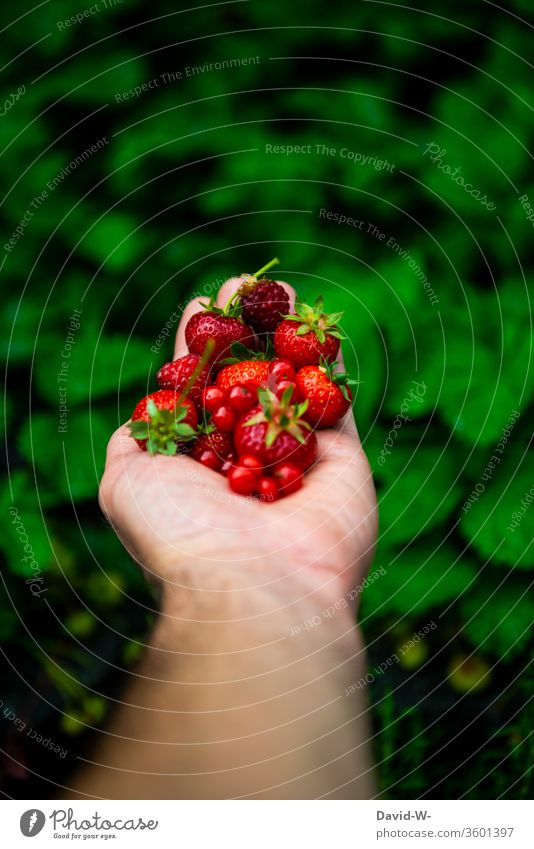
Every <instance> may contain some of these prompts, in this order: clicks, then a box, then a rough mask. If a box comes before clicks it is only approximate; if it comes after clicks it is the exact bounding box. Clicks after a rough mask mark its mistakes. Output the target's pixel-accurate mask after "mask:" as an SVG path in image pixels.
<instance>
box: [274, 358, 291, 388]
mask: <svg viewBox="0 0 534 849" xmlns="http://www.w3.org/2000/svg"><path fill="white" fill-rule="evenodd" d="M269 374H272V376H273V377H274V380H275V383H278V382H279V381H280V380H295V369H294V368H293V366H292V365H291V363H288V361H287V360H273V361H272V362H271V364H270V367H269Z"/></svg>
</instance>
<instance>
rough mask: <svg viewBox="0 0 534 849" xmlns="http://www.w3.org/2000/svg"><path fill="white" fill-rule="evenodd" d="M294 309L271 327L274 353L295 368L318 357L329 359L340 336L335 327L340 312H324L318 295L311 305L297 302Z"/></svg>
mask: <svg viewBox="0 0 534 849" xmlns="http://www.w3.org/2000/svg"><path fill="white" fill-rule="evenodd" d="M295 310H296V315H286V316H285V319H284V321H282V323H281V324H279V325H278V327H277V328H276V330H275V333H274V350H275V353H276V356H277V357H279V358H280V359H283V360H288V361H289V362H290V363H291V364H292V365H293V366H294V367H295V368H296V369H298V368H302V367H303V366H317V365H319V362H320V360H321V359H324V360H326V361H327V362H333V361H334V360H335V358H336V356H337V353H338V351H339V341H340V339H343V338H344V337H343V335H342V334H341V333H340V331H339V329H338V327H337V322H338V321H339V320H340V319H341V317H342V315H343V313H340V312H339V313H332V314H331V315H328V314H327V313H325V312H324V311H323V299H322V298H317V300H316V302H315V305H314V306H313V307H311V306H309V305H308V304H304V303H301V302H297V304H296V306H295Z"/></svg>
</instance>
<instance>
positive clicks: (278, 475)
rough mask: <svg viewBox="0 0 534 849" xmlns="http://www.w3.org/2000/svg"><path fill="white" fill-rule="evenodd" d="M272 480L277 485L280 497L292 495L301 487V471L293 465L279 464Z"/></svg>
mask: <svg viewBox="0 0 534 849" xmlns="http://www.w3.org/2000/svg"><path fill="white" fill-rule="evenodd" d="M274 478H275V480H276V483H277V484H278V490H279V492H280V495H281V496H282V497H283V496H284V495H292V493H294V492H297V491H298V490H299V489H300V488H301V486H302V469H300V468H299V467H298V466H295V464H294V463H279V464H278V466H276V467H275V470H274Z"/></svg>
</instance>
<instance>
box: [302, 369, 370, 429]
mask: <svg viewBox="0 0 534 849" xmlns="http://www.w3.org/2000/svg"><path fill="white" fill-rule="evenodd" d="M334 365H335V364H334ZM296 379H297V387H298V389H299V392H300V395H301V396H302V397H303V398H306V399H307V400H308V407H307V409H306V411H305V413H304V418H305V419H306V421H307V422H309V424H311V425H312V427H315V428H322V427H333V425H335V424H336V422H338V421H339V419H340V418H341V417H342V416H344V415H345V413H346V412H347V410H348V409H349V407H350V404H351V401H352V392H351V391H350V388H349V384H354V383H356V381H354V380H349V379H348V375H347V374H346V373H345V372H338V373H335V372H334V366H333V365H331V364H329V363H327V362H325V361H324V360H322V361H321V365H319V366H304V367H303V368H301V369H300V370H299V371H298V372H297V378H296Z"/></svg>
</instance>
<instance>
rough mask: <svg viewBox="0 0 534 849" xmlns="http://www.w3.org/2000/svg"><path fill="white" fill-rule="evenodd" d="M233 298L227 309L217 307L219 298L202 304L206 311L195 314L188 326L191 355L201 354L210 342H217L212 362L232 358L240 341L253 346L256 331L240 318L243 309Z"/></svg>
mask: <svg viewBox="0 0 534 849" xmlns="http://www.w3.org/2000/svg"><path fill="white" fill-rule="evenodd" d="M234 298H235V296H233V297H232V298H230V300H229V302H228V303H227V304H226V306H225V307H224V308H222V309H221V308H220V307H216V306H215V299H214V298H211V299H210V301H209V303H207V304H202V307H203V309H202V312H196V313H194V314H193V315H192V316H191V318H190V319H189V321H188V322H187V324H186V326H185V341H186V344H187V347H188V348H189V351H190V353H192V354H201V353H202V352H203V351H204V350H205V349H206V345H207V344H208V342H209V341H210V340H212V342H213V352H212V354H211V361H212V363H218V362H219V360H222V359H224V357H228V356H229V355H230V348H231V346H232V345H233V344H235V343H236V342H240V343H241V344H243V345H248V346H250V345H253V344H254V342H255V339H254V331H253V330H251V328H250V327H248V325H246V324H245V323H244V322H243V321H242V320H241V318H240V314H241V307H240V305H239V304H236V303H234Z"/></svg>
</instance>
